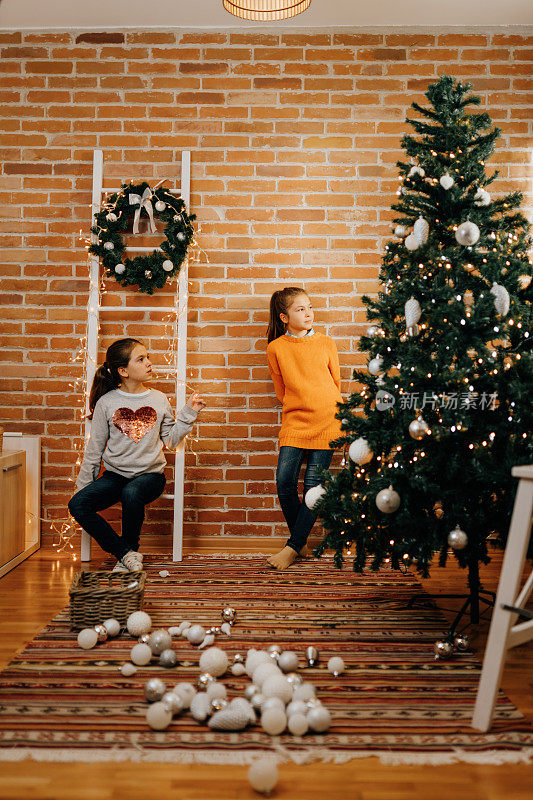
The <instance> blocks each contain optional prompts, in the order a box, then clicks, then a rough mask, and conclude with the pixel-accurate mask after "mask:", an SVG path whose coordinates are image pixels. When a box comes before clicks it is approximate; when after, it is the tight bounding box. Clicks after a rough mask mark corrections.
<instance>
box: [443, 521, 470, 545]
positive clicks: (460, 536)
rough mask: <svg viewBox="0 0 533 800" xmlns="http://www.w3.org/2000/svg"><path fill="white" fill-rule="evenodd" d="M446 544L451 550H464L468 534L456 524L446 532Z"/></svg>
mask: <svg viewBox="0 0 533 800" xmlns="http://www.w3.org/2000/svg"><path fill="white" fill-rule="evenodd" d="M448 544H449V546H450V547H451V548H452V550H464V549H465V547H466V546H467V544H468V536H467V535H466V533H465V532H464V531H462V530H461V528H460V527H459V525H456V526H455V528H454V529H453V531H450V532H449V534H448Z"/></svg>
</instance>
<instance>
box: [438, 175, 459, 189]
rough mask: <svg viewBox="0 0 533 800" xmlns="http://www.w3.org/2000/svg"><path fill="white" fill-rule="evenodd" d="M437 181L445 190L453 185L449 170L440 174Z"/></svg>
mask: <svg viewBox="0 0 533 800" xmlns="http://www.w3.org/2000/svg"><path fill="white" fill-rule="evenodd" d="M439 183H440V185H441V186H442V188H443V189H446V191H448V189H451V188H452V186H453V185H454V183H455V181H454V179H453V178H452V176H451V175H450V174H449V172H445V173H444V175H442V176H441V178H440V180H439Z"/></svg>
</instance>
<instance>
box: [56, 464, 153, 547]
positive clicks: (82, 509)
mask: <svg viewBox="0 0 533 800" xmlns="http://www.w3.org/2000/svg"><path fill="white" fill-rule="evenodd" d="M165 483H166V480H165V476H164V475H163V473H162V472H146V473H144V474H143V475H136V476H135V477H134V478H124V477H123V476H122V475H118V474H117V473H116V472H110V471H109V470H106V471H105V472H104V473H103V475H101V477H100V478H97V479H96V480H95V481H93V482H92V483H89V484H88V485H87V486H84V487H83V489H80V491H79V492H77V493H76V494H75V495H74V497H72V498H71V499H70V501H69V504H68V510H69V511H70V513H71V514H72V516H73V517H74V519H75V520H76V522H78V523H79V524H80V525H81V527H82V528H83V530H85V531H87V533H88V534H89V535H90V536H92V537H93V539H95V540H96V541H97V542H98V544H99V545H100V547H101V548H102V550H105V551H106V553H111V555H113V556H115V558H116V559H118V560H120V559H121V558H123V557H124V556H125V555H126V553H127V552H128V551H129V550H135V551H137V550H138V549H139V541H140V537H141V527H142V524H143V522H144V512H145V506H146V505H147V504H148V503H152V502H153V501H154V500H156V499H157V498H158V497H159V495H160V494H161V493H162V492H163V489H164V488H165ZM119 501H120V503H121V504H122V536H118V534H116V533H115V531H114V530H113V528H112V527H111V525H110V524H109V522H106V520H105V519H104V518H103V517H101V516H100V514H98V513H97V512H98V511H103V510H104V509H105V508H109V507H110V506H113V505H115V503H118V502H119Z"/></svg>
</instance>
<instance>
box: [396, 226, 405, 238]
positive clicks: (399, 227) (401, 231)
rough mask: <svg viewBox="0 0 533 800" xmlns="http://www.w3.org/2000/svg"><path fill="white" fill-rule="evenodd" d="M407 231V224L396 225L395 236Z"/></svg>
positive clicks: (402, 234)
mask: <svg viewBox="0 0 533 800" xmlns="http://www.w3.org/2000/svg"><path fill="white" fill-rule="evenodd" d="M406 233H407V228H406V227H405V225H396V227H395V228H394V235H395V236H405V234H406Z"/></svg>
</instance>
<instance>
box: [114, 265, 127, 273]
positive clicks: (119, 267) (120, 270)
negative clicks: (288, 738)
mask: <svg viewBox="0 0 533 800" xmlns="http://www.w3.org/2000/svg"><path fill="white" fill-rule="evenodd" d="M115 272H116V273H117V275H122V274H123V273H124V272H126V267H125V266H124V264H117V265H116V267H115Z"/></svg>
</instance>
